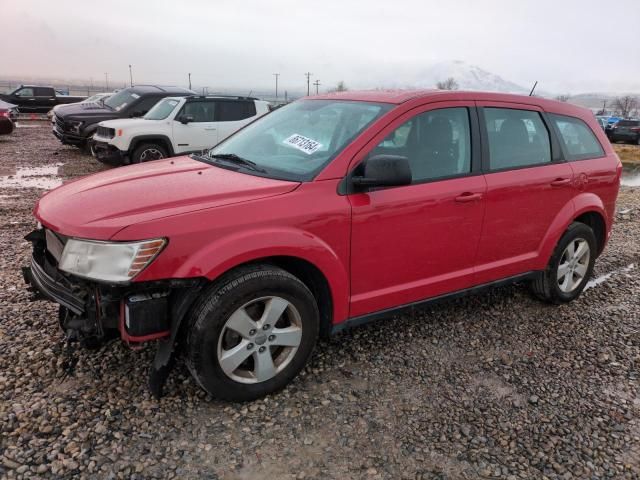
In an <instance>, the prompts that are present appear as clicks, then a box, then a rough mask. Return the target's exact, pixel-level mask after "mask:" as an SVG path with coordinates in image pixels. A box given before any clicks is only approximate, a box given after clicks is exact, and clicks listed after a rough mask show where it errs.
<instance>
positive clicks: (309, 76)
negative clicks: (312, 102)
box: [305, 72, 313, 97]
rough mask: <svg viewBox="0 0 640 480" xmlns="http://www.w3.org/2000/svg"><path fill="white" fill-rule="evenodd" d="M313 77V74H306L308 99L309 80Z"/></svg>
mask: <svg viewBox="0 0 640 480" xmlns="http://www.w3.org/2000/svg"><path fill="white" fill-rule="evenodd" d="M311 75H313V74H312V73H311V72H307V73H305V76H306V77H307V97H308V96H309V93H310V92H309V79H310V78H311Z"/></svg>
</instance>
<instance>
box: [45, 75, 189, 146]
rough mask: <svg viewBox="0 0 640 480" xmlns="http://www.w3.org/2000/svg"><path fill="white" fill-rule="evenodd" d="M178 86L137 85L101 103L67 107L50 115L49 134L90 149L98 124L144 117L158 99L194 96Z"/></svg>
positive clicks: (70, 143)
mask: <svg viewBox="0 0 640 480" xmlns="http://www.w3.org/2000/svg"><path fill="white" fill-rule="evenodd" d="M194 94H195V93H194V92H193V91H191V90H188V89H185V88H179V87H157V86H153V85H137V86H135V87H130V88H125V89H123V90H121V91H119V92H117V93H115V94H114V95H111V96H110V97H109V98H107V99H106V100H104V102H101V103H99V104H98V103H92V104H90V105H87V104H76V105H69V106H68V107H67V108H65V109H64V110H62V109H61V110H58V111H56V112H55V113H54V116H53V119H54V122H55V124H54V126H53V134H54V135H55V136H56V137H57V138H58V139H59V140H60V141H61V142H62V143H63V144H65V145H74V146H77V147H80V148H86V149H87V150H89V151H91V150H92V144H93V142H92V137H93V135H94V134H95V133H96V130H97V128H98V123H100V122H102V121H105V120H112V119H116V118H134V117H142V116H143V115H145V114H146V113H147V112H148V111H149V110H150V109H151V108H152V107H153V106H154V105H155V104H156V103H158V101H159V100H161V99H163V98H165V97H169V96H173V97H178V96H187V95H194Z"/></svg>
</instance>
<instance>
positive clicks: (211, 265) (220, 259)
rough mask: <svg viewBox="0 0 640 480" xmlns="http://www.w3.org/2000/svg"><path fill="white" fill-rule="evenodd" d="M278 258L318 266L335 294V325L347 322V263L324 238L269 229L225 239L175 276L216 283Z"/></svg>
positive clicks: (195, 256) (185, 264)
mask: <svg viewBox="0 0 640 480" xmlns="http://www.w3.org/2000/svg"><path fill="white" fill-rule="evenodd" d="M275 256H287V257H294V258H299V259H302V260H305V261H307V262H309V263H311V264H313V265H315V266H316V267H317V268H318V270H320V271H321V272H322V274H323V275H324V276H325V278H326V279H327V282H328V284H329V288H330V290H331V297H332V300H333V309H334V311H333V322H334V323H337V322H341V321H342V320H344V319H346V318H347V316H348V305H349V281H348V274H347V269H346V265H345V261H344V260H342V259H341V258H340V257H339V256H338V255H337V254H336V252H335V251H334V250H333V249H332V248H331V247H330V246H329V245H328V244H327V243H326V242H324V241H323V240H322V239H321V238H319V237H317V236H315V235H313V234H312V233H309V232H306V231H302V230H297V229H294V228H268V229H261V230H259V231H250V232H241V233H238V234H236V235H230V236H225V237H224V238H221V239H220V240H218V241H214V242H212V243H210V244H208V245H207V246H206V247H205V248H202V249H201V250H199V251H197V252H195V253H193V254H192V255H190V256H189V257H188V258H187V259H186V260H184V262H182V263H181V264H180V265H179V266H178V268H177V269H176V271H175V274H174V275H172V276H173V277H174V278H188V277H206V278H208V279H209V280H214V279H216V278H218V277H220V275H222V274H223V273H225V272H227V271H229V270H231V269H233V268H234V267H236V266H239V265H242V264H244V263H247V262H252V261H256V260H260V259H263V258H268V257H275Z"/></svg>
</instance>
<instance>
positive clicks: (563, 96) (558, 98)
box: [556, 93, 571, 102]
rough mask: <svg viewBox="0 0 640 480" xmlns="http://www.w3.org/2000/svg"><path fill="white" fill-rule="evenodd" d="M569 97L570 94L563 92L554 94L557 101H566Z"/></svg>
mask: <svg viewBox="0 0 640 480" xmlns="http://www.w3.org/2000/svg"><path fill="white" fill-rule="evenodd" d="M570 98H571V95H569V94H568V93H563V94H562V95H556V100H557V101H559V102H568V101H569V99H570Z"/></svg>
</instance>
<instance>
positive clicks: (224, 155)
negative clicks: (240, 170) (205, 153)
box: [209, 153, 267, 173]
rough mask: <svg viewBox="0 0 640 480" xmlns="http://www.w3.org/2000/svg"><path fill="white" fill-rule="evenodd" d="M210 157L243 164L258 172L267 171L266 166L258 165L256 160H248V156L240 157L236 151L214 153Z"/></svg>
mask: <svg viewBox="0 0 640 480" xmlns="http://www.w3.org/2000/svg"><path fill="white" fill-rule="evenodd" d="M209 158H219V159H220V160H226V161H228V162H231V163H235V164H237V165H242V166H243V167H246V168H248V169H249V170H254V171H256V172H262V173H266V172H267V171H266V170H265V169H264V168H260V167H258V164H257V163H256V162H252V161H251V160H247V159H246V158H242V157H239V156H238V155H236V154H235V153H214V154H213V155H209Z"/></svg>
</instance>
